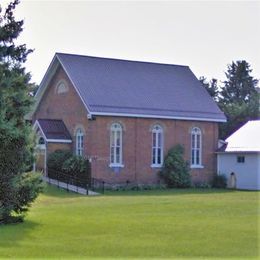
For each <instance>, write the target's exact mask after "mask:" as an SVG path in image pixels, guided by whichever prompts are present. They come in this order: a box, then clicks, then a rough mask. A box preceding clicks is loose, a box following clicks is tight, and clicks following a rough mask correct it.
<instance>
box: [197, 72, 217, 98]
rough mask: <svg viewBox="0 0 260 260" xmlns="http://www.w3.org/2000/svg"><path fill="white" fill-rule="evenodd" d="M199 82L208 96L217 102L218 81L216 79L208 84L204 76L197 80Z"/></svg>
mask: <svg viewBox="0 0 260 260" xmlns="http://www.w3.org/2000/svg"><path fill="white" fill-rule="evenodd" d="M199 81H200V82H201V84H202V85H203V86H204V87H205V88H206V90H207V91H208V93H209V94H210V96H211V97H212V98H213V99H214V100H215V101H217V100H218V94H219V91H218V80H217V79H214V78H213V79H211V81H210V82H208V81H207V79H206V78H205V77H204V76H201V77H200V78H199Z"/></svg>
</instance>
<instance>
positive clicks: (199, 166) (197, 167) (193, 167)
mask: <svg viewBox="0 0 260 260" xmlns="http://www.w3.org/2000/svg"><path fill="white" fill-rule="evenodd" d="M190 168H191V169H203V168H204V166H203V165H191V166H190Z"/></svg>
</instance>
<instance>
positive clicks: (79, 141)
mask: <svg viewBox="0 0 260 260" xmlns="http://www.w3.org/2000/svg"><path fill="white" fill-rule="evenodd" d="M83 141H84V133H83V131H82V130H81V128H79V129H77V131H76V155H80V156H82V155H83Z"/></svg>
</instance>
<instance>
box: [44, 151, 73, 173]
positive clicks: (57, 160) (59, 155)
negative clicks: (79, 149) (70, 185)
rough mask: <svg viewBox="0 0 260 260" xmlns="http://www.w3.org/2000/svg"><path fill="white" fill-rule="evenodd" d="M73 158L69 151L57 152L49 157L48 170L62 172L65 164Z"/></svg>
mask: <svg viewBox="0 0 260 260" xmlns="http://www.w3.org/2000/svg"><path fill="white" fill-rule="evenodd" d="M71 156H72V153H71V152H70V151H68V150H56V151H55V152H53V153H51V154H50V155H49V156H48V160H47V166H48V169H51V170H55V171H62V166H63V163H64V162H65V161H66V160H67V159H69V158H70V157H71Z"/></svg>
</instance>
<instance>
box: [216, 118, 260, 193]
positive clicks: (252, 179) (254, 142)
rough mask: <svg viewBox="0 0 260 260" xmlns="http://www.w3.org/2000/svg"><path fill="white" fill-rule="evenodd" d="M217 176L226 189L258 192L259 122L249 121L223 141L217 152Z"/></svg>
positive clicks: (259, 185) (259, 166) (259, 174)
mask: <svg viewBox="0 0 260 260" xmlns="http://www.w3.org/2000/svg"><path fill="white" fill-rule="evenodd" d="M217 157H218V174H224V175H225V176H226V177H227V179H228V187H230V188H237V189H246V190H260V120H256V121H249V122H247V123H246V124H245V125H243V126H242V127H241V128H240V129H238V130H237V131H236V132H235V133H233V134H232V135H231V136H230V137H228V138H227V139H226V140H225V143H224V145H222V147H221V148H220V149H219V151H218V152H217Z"/></svg>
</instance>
